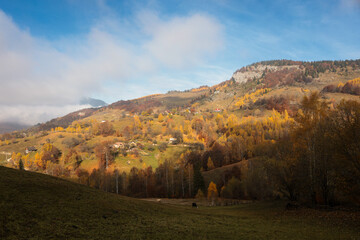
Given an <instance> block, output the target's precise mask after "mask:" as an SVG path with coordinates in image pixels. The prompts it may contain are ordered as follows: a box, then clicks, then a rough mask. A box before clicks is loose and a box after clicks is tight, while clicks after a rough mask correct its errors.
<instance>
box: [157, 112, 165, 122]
mask: <svg viewBox="0 0 360 240" xmlns="http://www.w3.org/2000/svg"><path fill="white" fill-rule="evenodd" d="M158 121H159V122H162V121H164V116H163V115H162V114H161V113H160V114H159V116H158Z"/></svg>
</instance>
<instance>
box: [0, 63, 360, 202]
mask: <svg viewBox="0 0 360 240" xmlns="http://www.w3.org/2000/svg"><path fill="white" fill-rule="evenodd" d="M359 77H360V60H346V61H319V62H297V61H290V60H275V61H265V62H259V63H254V64H251V65H249V66H246V67H243V68H240V69H238V70H236V71H235V72H234V74H233V76H232V77H231V78H230V79H229V80H227V81H224V82H222V83H219V84H217V85H215V86H210V87H209V86H201V87H199V88H195V89H190V90H187V91H169V92H168V93H166V94H153V95H149V96H144V97H141V98H138V99H133V100H127V101H118V102H115V103H112V104H110V105H108V106H104V107H101V108H91V109H84V110H81V111H77V112H74V113H71V114H68V115H66V116H64V117H60V118H57V119H53V120H51V121H49V122H47V123H45V124H40V125H37V126H34V127H33V128H30V129H28V130H27V131H17V132H13V133H12V134H3V135H1V136H0V164H2V165H5V166H8V167H14V168H18V167H19V166H20V162H21V163H22V164H23V166H24V168H25V169H26V170H30V171H38V172H43V173H47V174H50V175H54V176H58V177H63V178H71V179H78V180H79V182H81V183H83V184H86V185H88V186H92V187H95V188H99V189H104V190H107V191H111V192H114V191H115V186H114V185H112V186H111V187H110V188H109V189H107V188H105V185H106V182H109V181H112V180H111V179H114V177H115V176H118V175H121V176H122V177H121V179H122V180H121V181H122V184H121V187H120V189H118V191H119V192H120V193H122V194H124V195H128V196H134V197H194V196H195V195H196V194H197V190H199V189H201V190H202V191H203V192H204V193H206V191H207V187H208V186H207V185H208V184H209V183H210V182H211V181H214V182H216V184H217V190H218V193H219V194H221V191H222V189H223V187H224V186H226V184H227V182H228V181H229V180H230V179H231V178H232V177H234V178H238V179H239V181H241V184H240V185H241V187H240V188H239V189H241V196H237V197H238V198H239V197H242V198H251V199H265V198H277V197H280V198H284V197H290V195H292V194H293V193H291V194H290V195H289V193H288V189H289V186H283V185H284V181H283V179H282V178H283V176H282V175H281V174H280V175H276V174H274V173H273V172H271V171H270V169H272V168H271V167H274V168H275V169H277V170H278V168H279V167H281V166H282V165H280V166H278V165H276V164H277V162H276V161H275V160H279V161H280V160H283V159H284V156H279V154H278V152H279V151H280V150H283V149H280V150H279V149H276V148H279V146H278V145H277V144H278V143H280V142H281V141H285V142H286V138H289V136H290V135H291V136H298V139H292V143H294V146H293V147H292V148H290V147H289V149H286V151H287V152H291V151H295V150H294V149H296V151H298V152H297V153H296V154H297V155H296V156H297V157H298V158H297V161H299V162H300V159H309V158H310V159H312V158H313V157H309V156H310V155H311V156H313V155H316V154H318V152H317V151H315V150H314V152H311V153H309V152H306V149H305V150H304V149H301V148H300V146H297V145H296V143H297V142H298V141H300V140H301V141H302V140H304V139H305V140H306V141H310V140H311V139H315V137H318V138H320V136H325V137H327V139H325V140H322V141H324V142H332V143H335V142H336V143H337V144H338V145H337V146H332V147H331V148H330V147H329V146H325V145H322V146H319V148H321V147H322V148H324V149H323V150H321V151H324V152H326V153H329V152H330V150H335V149H342V148H343V149H345V150H346V151H348V152H345V153H344V152H340V150H339V152H336V153H333V154H328V155H326V156H327V157H328V156H329V158H330V156H335V154H338V155H340V156H342V158H339V157H337V158H336V159H335V160H334V159H333V160H331V161H337V159H339V160H338V161H340V160H341V161H343V159H345V160H346V161H349V162H350V163H351V164H354V166H357V164H358V163H357V162H356V161H357V159H359V158H358V155H357V154H358V151H355V153H354V151H352V150H351V149H346V148H347V146H342V145H341V143H343V142H344V143H345V140H346V141H350V140H353V141H355V142H351V144H354V148H355V149H357V148H358V146H359V143H358V142H356V141H357V139H359V138H358V136H357V135H356V134H357V131H355V130H354V129H357V127H358V126H357V125H356V126H352V125H351V124H352V123H353V122H355V123H357V120H356V121H353V122H350V123H349V125H347V127H349V128H351V129H350V130H349V136H350V135H351V136H353V137H352V139H350V140H349V139H344V138H345V137H346V136H341V135H340V136H341V137H342V138H343V139H340V140H339V139H328V138H330V137H332V136H335V135H334V133H333V132H331V131H333V129H340V128H341V127H342V126H343V125H342V124H343V123H341V122H339V119H341V118H340V117H337V115H336V114H345V113H346V111H347V110H348V109H352V108H354V109H355V110H354V111H352V112H350V113H351V114H353V113H356V111H357V107H358V106H357V104H358V102H359V94H360V87H359V86H360V82H359V80H358V79H359ZM316 92H318V94H316ZM304 99H305V100H306V101H308V102H310V103H313V104H315V106H314V107H313V108H312V109H311V111H313V110H314V109H315V113H316V114H319V113H320V112H321V113H322V114H325V115H326V116H327V117H328V118H329V119H330V118H331V119H332V120H331V121H329V122H324V123H322V124H324V125H326V124H327V125H326V126H327V129H328V131H329V133H328V135H324V134H318V135H317V136H314V137H313V138H311V139H309V138H306V136H301V134H300V133H299V132H304V131H307V130H309V129H310V128H305V130H304V131H303V130H302V131H299V132H296V131H294V126H298V127H299V126H300V127H301V124H302V123H301V119H303V121H305V120H306V119H307V118H306V117H304V113H305V114H309V113H310V112H311V111H309V109H308V110H306V109H304V107H306V104H303V103H304V102H303V100H304ZM342 101H347V102H346V103H345V105H344V103H343V102H342ZM305 103H306V102H305ZM320 106H322V108H321V109H320ZM325 106H326V107H325ZM302 108H303V109H302ZM303 110H306V111H303ZM315 113H314V114H315ZM353 117H354V118H356V117H357V115H356V114H354V116H353ZM309 119H311V117H309ZM321 119H326V118H323V116H322V118H321ZM330 122H332V123H336V124H337V125H336V126H332V127H330V125H329V124H330ZM303 123H304V122H303ZM311 124H313V125H312V127H316V126H318V125H317V124H319V123H317V122H314V123H311ZM295 130H296V129H295ZM343 130H344V129H342V130H339V132H343ZM314 132H315V131H312V132H311V134H312V133H314ZM309 134H310V133H309ZM284 139H285V140H284ZM287 142H289V141H287ZM349 144H350V143H349ZM295 145H296V146H295ZM329 148H330V149H329ZM283 151H285V150H283ZM351 151H352V152H351ZM359 152H360V150H359ZM302 153H306V154H308V155H306V156H301V154H302ZM349 153H350V157H347V156H348V155H349ZM284 154H285V153H284ZM294 154H295V153H294ZM286 156H287V155H286ZM290 156H291V154H290ZM290 156H289V158H290ZM319 157H323V155H322V156H319ZM251 159H259V160H256V161H250V162H254V165H256V167H251V166H250V165H251V164H250V165H249V166H247V165H246V166H245V167H243V168H242V169H239V168H237V167H236V166H237V164H238V163H240V162H244V163H245V162H246V161H248V160H251ZM345 160H344V161H345ZM292 161H293V159H292ZM324 161H325V160H324ZM326 161H330V160H326ZM353 162H354V163H353ZM350 163H348V164H344V165H341V164H342V163H336V164H340V165H341V167H343V166H349V167H351V166H352V165H351V164H350ZM284 164H286V163H284ZM299 164H300V163H299ZM306 164H309V161H307V162H305V163H304V164H302V165H300V166H299V167H302V169H303V171H305V169H308V168H307V167H305V166H306ZM336 164H333V165H331V167H333V168H334V169H336V168H338V166H337V165H336ZM240 165H241V164H240ZM274 165H275V166H274ZM227 166H228V167H227ZM269 166H270V167H269ZM290 166H292V165H290ZM324 166H328V165H327V164H324ZM230 168H231V169H230ZM223 169H226V171H222V170H223ZM277 170H276V171H277ZM211 171H212V172H211ZM224 172H225V173H226V174H225V175H224ZM327 172H328V171H325V173H327ZM286 173H288V172H286ZM292 173H293V171H289V174H292ZM317 173H318V174H320V173H321V174H322V172H321V171H317ZM219 174H220V175H221V176H219ZM357 174H358V173H357V172H354V173H353V174H352V175H351V177H350V178H349V179H348V183H349V184H350V183H351V181H353V180H354V179H356V176H357ZM272 175H274V176H272ZM209 176H210V177H209ZM258 176H267V177H266V178H265V177H264V178H262V179H261V178H259V177H258ZM304 176H306V174H303V175H301V176H296V177H294V176H291V177H286V178H285V180H287V181H293V178H292V177H294V178H295V179H300V178H301V177H304ZM203 177H204V178H205V180H206V181H205V182H204V181H203ZM336 177H338V178H341V179H343V178H344V176H336ZM275 178H279V179H278V181H280V183H279V184H275V183H273V182H272V181H271V180H273V179H275ZM319 179H326V178H323V177H320V176H319ZM261 181H263V182H262V183H261V184H260V183H259V182H261ZM285 182H286V181H285ZM300 182H301V181H300ZM318 182H319V183H316V184H319V189H320V190H319V192H321V191H322V190H321V189H322V188H321V187H320V182H321V180H319V181H318ZM340 182H341V181H337V180H335V179H334V183H340ZM306 183H308V182H306ZM205 184H206V186H205ZM269 184H271V185H272V186H269ZM286 184H287V183H286ZM286 184H285V185H286ZM292 184H293V182H291V183H290V185H291V188H290V189H291V191H292V188H293V187H294V188H295V187H299V188H300V187H302V188H303V189H307V188H306V187H303V186H300V185H301V184H300V185H299V184H294V186H293V185H292ZM314 184H315V183H314ZM333 185H334V186H332V188H333V189H335V188H338V189H343V190H344V191H345V190H346V191H347V192H346V194H350V195H353V198H354V199H355V200H351V202H356V203H357V204H358V203H359V199H358V197H356V196H357V195H358V194H357V191H358V190H357V189H358V186H357V185H355V187H350V188H343V187H341V186H339V185H337V186H335V184H333ZM279 188H281V189H279ZM282 188H284V189H285V190H284V189H282ZM301 191H302V190H301ZM301 191H300V192H301ZM296 194H298V196H297V197H300V195H301V194H300V193H299V192H296ZM340 195H341V196H339V199H337V200H336V201H335V200H334V201H335V202H337V203H340V202H341V203H342V202H346V201H344V198H345V197H344V196H345V193H342V194H340ZM308 196H309V195H307V196H306V198H307V201H308V198H309V197H308ZM290 198H292V196H291V197H290ZM312 198H314V199H315V198H317V200H316V201H318V202H324V201H328V200H327V198H328V196H327V193H326V194H324V196H313V197H312ZM346 199H348V198H347V197H346ZM349 201H350V200H349Z"/></svg>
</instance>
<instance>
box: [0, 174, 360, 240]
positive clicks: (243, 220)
mask: <svg viewBox="0 0 360 240" xmlns="http://www.w3.org/2000/svg"><path fill="white" fill-rule="evenodd" d="M283 209H284V205H283V203H281V202H278V203H254V204H250V205H247V204H245V205H239V206H232V207H213V208H211V207H201V208H199V209H196V208H195V209H194V208H191V207H190V205H189V206H179V205H165V204H161V203H160V204H159V203H151V202H145V201H141V200H136V199H132V198H127V197H123V196H119V195H115V194H110V193H105V192H103V191H99V190H95V189H92V188H89V187H86V186H83V185H79V184H75V183H72V182H68V181H65V180H62V179H59V178H54V177H50V176H46V175H43V174H38V173H31V172H25V171H19V170H14V169H8V168H4V167H0V238H1V239H53V238H55V239H69V238H73V239H75V238H76V239H169V238H171V239H204V238H205V239H240V238H245V239H264V238H266V239H289V238H291V239H308V238H309V239H310V238H311V239H339V238H341V239H356V238H358V237H359V232H358V229H357V226H358V224H359V216H358V215H357V214H354V213H346V212H342V211H335V212H322V211H317V210H305V209H304V210H297V211H284V210H283Z"/></svg>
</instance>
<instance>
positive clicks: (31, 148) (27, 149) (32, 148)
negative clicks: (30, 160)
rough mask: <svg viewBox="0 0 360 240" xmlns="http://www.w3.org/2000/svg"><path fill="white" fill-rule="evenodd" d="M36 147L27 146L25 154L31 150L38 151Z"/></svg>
mask: <svg viewBox="0 0 360 240" xmlns="http://www.w3.org/2000/svg"><path fill="white" fill-rule="evenodd" d="M36 151H37V149H36V147H27V148H25V154H29V153H30V152H36Z"/></svg>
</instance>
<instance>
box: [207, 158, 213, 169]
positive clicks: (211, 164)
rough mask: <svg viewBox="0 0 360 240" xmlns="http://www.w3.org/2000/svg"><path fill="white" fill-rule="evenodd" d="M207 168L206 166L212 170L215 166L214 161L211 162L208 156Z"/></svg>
mask: <svg viewBox="0 0 360 240" xmlns="http://www.w3.org/2000/svg"><path fill="white" fill-rule="evenodd" d="M207 168H208V170H212V169H214V168H215V166H214V163H213V161H212V160H211V157H209V158H208V162H207Z"/></svg>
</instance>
